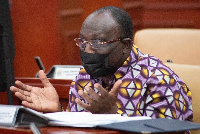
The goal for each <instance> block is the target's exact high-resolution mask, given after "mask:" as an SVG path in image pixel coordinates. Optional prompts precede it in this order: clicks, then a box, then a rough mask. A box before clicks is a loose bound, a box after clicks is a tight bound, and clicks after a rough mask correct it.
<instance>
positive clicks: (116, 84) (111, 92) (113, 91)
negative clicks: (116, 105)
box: [109, 80, 122, 95]
mask: <svg viewBox="0 0 200 134" xmlns="http://www.w3.org/2000/svg"><path fill="white" fill-rule="evenodd" d="M121 84H122V80H117V82H115V84H114V86H113V88H112V89H111V91H110V92H109V94H113V95H117V94H118V89H119V87H120V85H121Z"/></svg>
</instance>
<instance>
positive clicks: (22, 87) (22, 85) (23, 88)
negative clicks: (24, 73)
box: [15, 80, 31, 91]
mask: <svg viewBox="0 0 200 134" xmlns="http://www.w3.org/2000/svg"><path fill="white" fill-rule="evenodd" d="M15 84H16V85H17V86H18V87H19V88H20V89H21V90H25V91H31V87H30V86H28V85H26V84H24V83H22V82H21V81H18V80H17V81H16V82H15Z"/></svg>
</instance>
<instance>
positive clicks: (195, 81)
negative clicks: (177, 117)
mask: <svg viewBox="0 0 200 134" xmlns="http://www.w3.org/2000/svg"><path fill="white" fill-rule="evenodd" d="M166 65H167V66H168V67H170V68H171V69H172V70H173V71H174V72H175V73H176V74H177V75H178V76H179V77H180V78H181V79H182V80H183V81H184V82H185V83H186V84H187V86H188V87H189V89H190V91H191V93H192V107H193V116H194V117H193V119H194V122H196V123H200V97H199V96H200V66H197V65H185V64H175V63H166ZM191 132H192V134H200V130H193V131H191Z"/></svg>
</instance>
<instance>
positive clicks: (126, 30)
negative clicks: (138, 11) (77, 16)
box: [82, 6, 133, 39]
mask: <svg viewBox="0 0 200 134" xmlns="http://www.w3.org/2000/svg"><path fill="white" fill-rule="evenodd" d="M102 13H107V16H105V19H104V20H99V22H98V23H99V24H101V23H104V24H107V23H108V22H109V21H115V22H116V24H117V25H118V29H119V30H120V34H121V37H124V38H131V39H132V38H133V24H132V20H131V18H130V16H129V14H128V13H127V12H126V11H124V10H122V9H120V8H118V7H114V6H107V7H103V8H100V9H98V10H96V11H94V12H93V13H91V14H90V15H89V16H88V17H87V18H86V20H85V21H84V23H83V26H84V25H85V22H88V21H89V20H91V19H92V18H93V17H94V16H95V17H97V16H98V15H100V14H102ZM111 18H112V20H111ZM94 26H95V24H94ZM101 26H102V25H101ZM82 28H83V27H82ZM96 28H97V27H96ZM105 28H106V27H105Z"/></svg>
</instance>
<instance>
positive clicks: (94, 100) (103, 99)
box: [75, 80, 122, 114]
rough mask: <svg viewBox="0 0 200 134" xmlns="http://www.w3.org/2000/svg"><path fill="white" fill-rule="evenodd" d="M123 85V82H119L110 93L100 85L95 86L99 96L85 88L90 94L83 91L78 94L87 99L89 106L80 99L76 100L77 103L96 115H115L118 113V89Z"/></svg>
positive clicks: (89, 88)
mask: <svg viewBox="0 0 200 134" xmlns="http://www.w3.org/2000/svg"><path fill="white" fill-rule="evenodd" d="M121 83H122V81H121V80H118V81H117V82H116V83H115V84H114V86H113V88H112V89H111V91H110V92H107V91H106V90H105V89H104V88H103V87H102V86H101V85H100V84H98V83H96V84H94V88H96V89H97V90H98V91H99V92H100V95H98V94H97V93H96V92H95V91H94V90H92V89H91V87H89V86H87V87H85V90H86V91H87V92H88V93H85V92H83V91H82V90H79V91H78V94H79V95H80V96H81V97H82V98H83V99H85V100H86V101H87V102H88V104H85V103H83V102H82V101H81V100H80V99H78V98H76V100H75V101H76V103H77V104H78V105H80V106H81V107H82V108H84V109H86V110H87V111H89V112H91V113H96V114H115V113H117V104H116V101H117V94H118V88H119V86H120V84H121Z"/></svg>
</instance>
